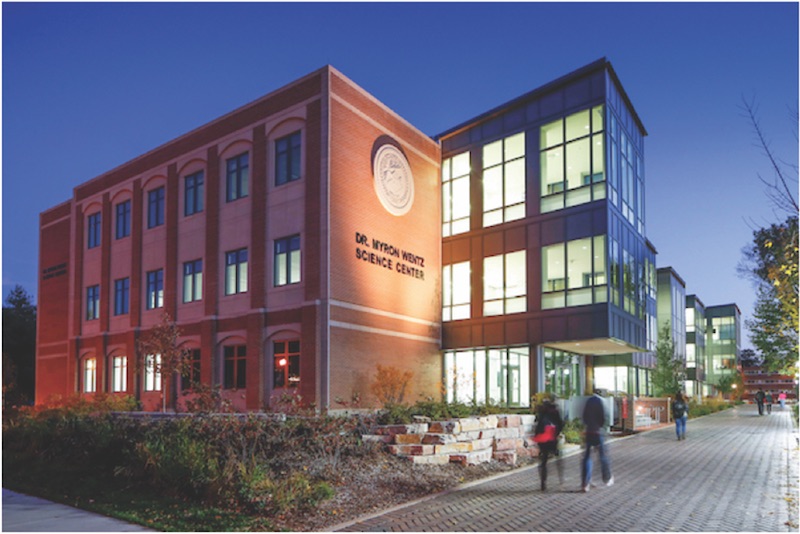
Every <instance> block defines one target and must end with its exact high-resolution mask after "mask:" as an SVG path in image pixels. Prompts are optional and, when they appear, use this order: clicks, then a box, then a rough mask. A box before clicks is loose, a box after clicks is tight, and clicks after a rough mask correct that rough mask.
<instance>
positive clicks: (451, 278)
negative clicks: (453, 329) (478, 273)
mask: <svg viewBox="0 0 800 534" xmlns="http://www.w3.org/2000/svg"><path fill="white" fill-rule="evenodd" d="M470 274H471V272H470V266H469V262H468V261H465V262H462V263H455V264H453V265H445V266H444V267H442V293H443V294H442V297H443V305H442V320H443V321H457V320H459V319H469V317H470V300H471V289H470V288H471V285H470Z"/></svg>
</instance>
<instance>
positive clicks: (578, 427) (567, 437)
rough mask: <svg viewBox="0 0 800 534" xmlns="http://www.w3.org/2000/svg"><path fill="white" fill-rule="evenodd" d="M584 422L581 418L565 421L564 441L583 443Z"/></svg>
mask: <svg viewBox="0 0 800 534" xmlns="http://www.w3.org/2000/svg"><path fill="white" fill-rule="evenodd" d="M583 429H584V427H583V423H582V422H581V421H580V419H570V420H569V421H566V422H565V423H564V429H563V431H562V433H563V434H564V441H566V442H567V443H578V444H579V443H583Z"/></svg>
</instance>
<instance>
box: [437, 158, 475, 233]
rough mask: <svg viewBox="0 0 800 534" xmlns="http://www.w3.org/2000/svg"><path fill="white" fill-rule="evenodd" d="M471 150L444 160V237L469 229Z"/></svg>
mask: <svg viewBox="0 0 800 534" xmlns="http://www.w3.org/2000/svg"><path fill="white" fill-rule="evenodd" d="M469 175H470V164H469V152H463V153H461V154H458V155H457V156H453V157H452V158H448V159H446V160H444V162H442V237H448V236H451V235H456V234H460V233H463V232H467V231H469V214H470V192H469Z"/></svg>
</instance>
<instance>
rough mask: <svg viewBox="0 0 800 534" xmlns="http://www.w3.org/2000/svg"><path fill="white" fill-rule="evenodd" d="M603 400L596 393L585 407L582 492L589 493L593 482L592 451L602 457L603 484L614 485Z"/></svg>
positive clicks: (583, 415) (583, 416) (583, 417)
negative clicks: (607, 451)
mask: <svg viewBox="0 0 800 534" xmlns="http://www.w3.org/2000/svg"><path fill="white" fill-rule="evenodd" d="M603 404H604V402H603V398H602V397H600V395H599V393H598V392H597V391H595V393H594V395H592V396H591V397H589V399H588V400H587V401H586V405H585V406H584V407H583V414H582V419H583V424H584V426H585V427H586V431H585V432H586V435H585V440H586V449H585V450H584V453H583V462H582V463H581V490H582V491H583V492H584V493H586V492H588V491H589V488H590V487H591V482H592V449H593V448H595V449H597V453H598V455H599V456H600V467H601V469H602V472H603V482H605V483H606V486H611V485H612V484H614V476H613V475H612V474H611V461H610V460H609V458H608V455H607V454H606V449H605V444H604V443H603V441H604V440H603V427H604V426H605V423H606V409H605V406H604V405H603Z"/></svg>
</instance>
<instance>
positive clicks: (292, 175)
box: [275, 131, 301, 185]
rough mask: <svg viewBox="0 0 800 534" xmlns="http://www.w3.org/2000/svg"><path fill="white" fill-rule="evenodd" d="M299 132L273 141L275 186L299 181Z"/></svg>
mask: <svg viewBox="0 0 800 534" xmlns="http://www.w3.org/2000/svg"><path fill="white" fill-rule="evenodd" d="M300 140H301V138H300V132H299V131H297V132H294V133H293V134H290V135H287V136H286V137H281V138H280V139H278V140H276V141H275V185H283V184H285V183H288V182H292V181H294V180H299V179H300V153H301V152H300Z"/></svg>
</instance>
